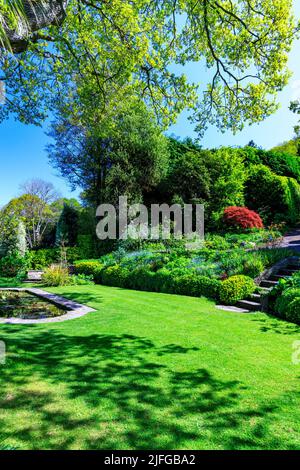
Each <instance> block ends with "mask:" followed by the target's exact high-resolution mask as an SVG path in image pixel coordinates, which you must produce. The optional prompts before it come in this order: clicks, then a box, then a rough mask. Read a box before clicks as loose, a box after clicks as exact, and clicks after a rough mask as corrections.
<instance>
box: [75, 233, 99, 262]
mask: <svg viewBox="0 0 300 470" xmlns="http://www.w3.org/2000/svg"><path fill="white" fill-rule="evenodd" d="M77 249H78V251H79V253H80V259H89V258H93V256H95V243H94V238H93V236H92V235H78V237H77Z"/></svg>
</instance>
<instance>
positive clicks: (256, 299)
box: [251, 294, 261, 303]
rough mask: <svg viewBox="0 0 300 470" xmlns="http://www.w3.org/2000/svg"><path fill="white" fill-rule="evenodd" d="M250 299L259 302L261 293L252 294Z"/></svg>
mask: <svg viewBox="0 0 300 470" xmlns="http://www.w3.org/2000/svg"><path fill="white" fill-rule="evenodd" d="M251 299H252V300H254V301H255V302H259V303H260V300H261V295H260V294H252V295H251Z"/></svg>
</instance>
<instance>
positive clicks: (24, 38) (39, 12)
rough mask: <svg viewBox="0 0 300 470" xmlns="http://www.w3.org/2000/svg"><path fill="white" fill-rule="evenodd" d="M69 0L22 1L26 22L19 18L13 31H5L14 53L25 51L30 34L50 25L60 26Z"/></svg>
mask: <svg viewBox="0 0 300 470" xmlns="http://www.w3.org/2000/svg"><path fill="white" fill-rule="evenodd" d="M68 2H69V0H36V1H32V0H31V1H30V0H23V6H24V11H25V14H26V20H25V19H22V18H20V19H19V21H18V26H17V27H16V29H14V30H10V29H7V30H5V32H6V35H7V37H8V39H9V41H10V43H11V47H12V50H13V51H14V52H16V53H18V52H23V51H25V50H26V48H27V45H28V41H29V39H30V37H31V36H32V34H33V33H34V32H36V31H38V30H40V29H42V28H46V27H47V26H50V25H60V24H61V23H62V22H63V20H64V18H65V16H66V12H65V11H66V7H67V5H68Z"/></svg>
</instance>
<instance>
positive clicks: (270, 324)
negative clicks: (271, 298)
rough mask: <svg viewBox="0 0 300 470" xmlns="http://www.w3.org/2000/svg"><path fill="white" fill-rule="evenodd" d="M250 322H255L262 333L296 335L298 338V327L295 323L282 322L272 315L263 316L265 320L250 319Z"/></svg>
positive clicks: (299, 329)
mask: <svg viewBox="0 0 300 470" xmlns="http://www.w3.org/2000/svg"><path fill="white" fill-rule="evenodd" d="M252 321H254V322H257V323H258V324H259V325H260V326H261V328H260V331H262V332H263V333H267V332H272V333H277V334H280V335H298V336H300V326H299V325H296V324H295V323H290V322H288V321H285V320H282V319H280V318H277V317H275V316H274V315H271V314H268V313H266V314H265V318H252Z"/></svg>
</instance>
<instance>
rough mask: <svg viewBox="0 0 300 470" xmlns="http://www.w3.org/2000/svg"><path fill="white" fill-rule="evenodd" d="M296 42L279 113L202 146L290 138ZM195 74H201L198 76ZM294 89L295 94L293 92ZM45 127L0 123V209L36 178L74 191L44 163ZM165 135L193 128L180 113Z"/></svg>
mask: <svg viewBox="0 0 300 470" xmlns="http://www.w3.org/2000/svg"><path fill="white" fill-rule="evenodd" d="M295 3H296V6H297V13H298V16H300V1H299V0H296V2H295ZM299 51H300V42H299V41H298V42H295V43H294V46H293V50H292V52H291V55H290V63H289V65H290V69H291V70H292V72H293V76H292V78H291V80H290V83H289V85H288V86H287V87H286V88H285V90H284V91H283V92H282V93H281V94H280V95H279V102H280V104H281V108H280V110H279V111H278V112H277V113H276V114H274V115H273V116H272V117H270V118H268V119H267V120H266V121H264V122H263V123H261V124H259V125H254V126H251V127H249V126H248V127H246V128H245V129H244V130H243V131H242V132H240V133H239V134H237V135H235V136H234V135H232V134H231V133H230V132H227V133H225V134H221V133H220V132H218V131H217V130H216V129H215V128H210V129H209V130H208V131H207V133H206V134H205V137H204V139H203V140H202V145H203V146H204V147H208V148H209V147H218V146H220V145H246V144H247V143H248V142H249V141H250V140H251V139H253V140H254V141H255V142H256V143H257V144H258V145H261V146H262V147H264V148H267V149H268V148H271V147H273V146H275V145H276V144H278V143H280V142H283V141H285V140H289V139H290V138H292V136H293V126H294V125H295V123H296V122H297V116H294V115H293V114H292V113H291V112H290V111H289V109H288V107H289V103H290V101H291V100H292V99H296V98H297V97H298V98H300V65H299ZM185 73H186V75H187V76H188V78H189V80H191V81H197V82H199V78H200V79H201V81H205V72H204V71H203V67H200V66H199V64H189V65H188V66H186V68H185ZM199 75H201V76H200V77H199ZM297 90H298V92H297ZM45 130H46V127H44V128H38V127H34V126H26V125H24V124H20V123H19V122H17V121H14V120H13V119H10V120H8V121H6V122H4V123H1V124H0V162H1V166H0V168H1V173H0V207H1V206H2V205H4V204H5V203H7V202H8V201H9V200H10V199H11V198H12V197H14V196H17V195H18V194H19V186H20V184H22V183H23V182H24V181H26V180H28V179H31V178H34V177H38V178H42V179H44V180H47V181H51V182H52V183H53V184H54V185H55V187H56V188H57V189H58V190H59V191H60V192H61V194H62V195H63V196H65V197H74V196H76V195H77V194H78V192H71V191H70V188H69V187H68V184H67V183H66V182H65V181H64V180H63V179H62V178H61V177H59V176H58V175H57V174H56V172H55V170H53V168H52V167H51V166H50V165H49V164H48V161H47V155H46V152H45V146H46V144H47V143H48V142H49V138H48V137H47V136H46V135H45ZM169 134H175V135H177V136H180V137H181V138H183V137H187V136H190V137H196V135H195V133H194V132H193V126H192V125H191V124H190V122H189V121H188V120H187V113H185V112H184V113H183V114H182V115H181V116H180V118H179V119H178V122H177V124H176V125H174V126H172V127H171V128H170V130H169Z"/></svg>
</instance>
